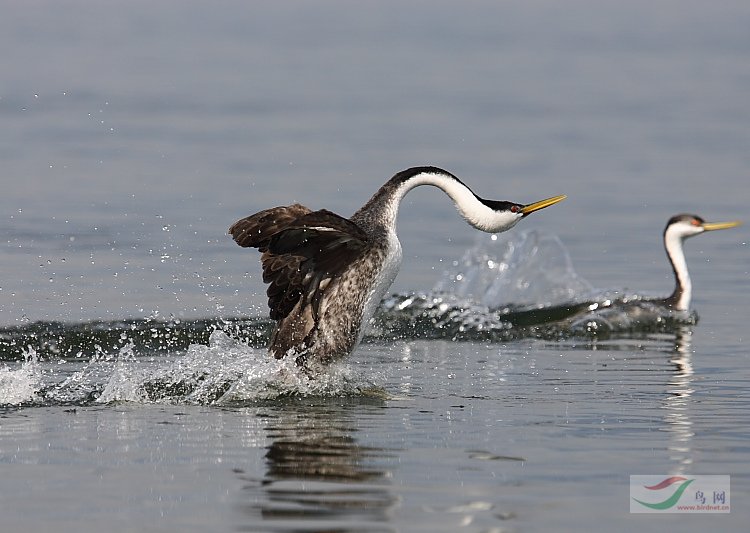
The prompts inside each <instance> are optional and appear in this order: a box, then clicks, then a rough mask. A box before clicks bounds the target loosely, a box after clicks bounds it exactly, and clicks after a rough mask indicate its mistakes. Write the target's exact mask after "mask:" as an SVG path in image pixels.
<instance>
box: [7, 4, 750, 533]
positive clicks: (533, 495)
mask: <svg viewBox="0 0 750 533" xmlns="http://www.w3.org/2000/svg"><path fill="white" fill-rule="evenodd" d="M748 27H750V5H748V4H747V3H746V2H742V1H739V0H738V1H719V2H711V3H704V2H697V1H696V2H693V1H688V2H684V1H677V0H674V1H665V2H658V3H653V2H645V1H641V0H636V1H633V2H627V3H614V2H611V3H610V2H606V3H601V2H591V1H573V2H566V3H564V4H562V3H558V2H553V1H541V2H534V3H526V2H513V3H511V2H504V3H493V2H469V3H461V4H460V5H459V4H454V3H449V2H409V3H403V2H401V3H397V2H368V3H357V4H356V6H355V5H353V4H350V3H346V2H335V1H325V2H315V3H305V2H277V3H274V4H273V5H271V4H270V3H269V4H265V3H264V4H258V3H245V2H220V3H211V4H210V5H209V4H206V3H199V2H174V1H167V2H159V3H156V4H154V3H152V2H142V1H140V0H139V1H134V2H121V3H118V2H111V3H102V4H92V3H90V2H83V1H76V0H74V1H71V2H65V3H59V2H51V1H46V0H39V1H36V2H24V3H21V2H14V3H11V4H9V5H8V6H6V9H4V14H3V16H2V17H1V18H0V45H1V46H2V49H3V50H5V52H6V53H4V54H2V57H0V72H2V76H0V123H1V124H2V126H1V127H0V156H1V158H2V183H3V193H2V194H1V195H0V231H2V235H3V239H2V242H1V243H0V261H1V262H2V273H3V275H2V277H1V279H0V403H1V404H2V407H0V471H1V472H2V476H0V517H2V523H3V531H51V530H54V531H58V532H68V531H88V530H97V529H105V530H108V531H154V532H156V531H165V532H166V531H253V532H255V531H273V532H282V531H285V532H286V531H290V532H291V531H373V532H374V531H479V532H499V531H549V530H564V531H576V530H583V529H584V528H585V529H594V528H598V527H601V525H602V524H606V525H607V526H606V527H607V529H608V530H611V531H632V530H633V529H636V528H637V529H639V530H643V531H662V530H664V529H675V530H676V529H678V528H679V530H681V531H704V530H706V529H709V528H713V529H717V530H723V531H730V530H736V531H739V530H744V529H745V527H746V524H747V522H748V519H750V511H749V510H748V509H749V507H748V506H747V505H746V502H747V500H748V497H750V466H748V465H750V392H748V391H750V371H749V370H748V368H749V367H750V355H749V353H748V350H747V340H746V337H747V334H746V333H745V329H746V327H747V324H746V323H747V317H748V311H750V309H749V307H748V294H750V270H749V269H748V264H749V263H750V261H748V251H749V250H748V244H747V243H748V238H749V234H748V225H747V223H748V221H750V213H749V211H748V207H747V206H748V203H750V187H749V186H748V168H750V106H748V94H750V62H748V57H750V32H748V31H747V28H748ZM422 164H433V165H437V166H440V167H442V168H445V169H447V170H450V171H451V172H453V173H455V174H456V175H458V176H459V177H460V178H461V179H462V180H463V181H464V182H466V183H467V184H469V185H470V186H471V187H472V188H473V189H474V190H475V191H476V192H477V193H478V194H479V195H481V196H483V197H487V198H497V199H505V200H513V201H518V202H522V203H529V202H532V201H534V200H538V199H541V198H545V197H548V196H553V195H557V194H567V195H568V199H567V200H566V201H565V202H563V203H561V204H559V205H555V206H553V207H551V208H549V209H546V210H544V211H541V212H539V213H535V214H534V215H532V216H530V217H528V219H525V220H523V221H522V222H521V223H520V224H519V225H518V226H517V227H516V228H514V229H513V230H512V231H511V232H508V233H506V234H503V235H501V236H500V237H499V238H498V239H497V240H492V239H491V237H490V236H487V235H481V236H479V235H478V234H477V232H476V231H475V230H473V229H472V228H470V227H469V226H467V225H466V224H465V223H464V222H463V221H462V220H461V219H460V217H459V216H457V214H456V213H455V210H454V209H453V207H452V205H451V204H450V201H449V200H448V199H447V198H446V197H445V196H444V195H443V194H442V193H441V192H440V191H437V190H433V189H429V188H420V189H417V190H415V191H413V192H412V193H410V194H409V196H407V198H406V199H405V201H404V204H403V206H402V211H401V216H400V219H399V235H400V238H401V241H402V245H403V248H404V263H403V265H402V269H401V272H400V274H399V277H398V278H397V280H396V282H395V284H394V286H393V288H392V290H393V292H394V293H396V294H397V296H394V297H392V298H390V299H388V300H387V301H386V305H385V306H384V308H383V311H382V312H381V315H380V317H379V320H378V322H377V323H376V324H375V326H374V327H373V329H372V330H371V331H370V334H369V335H368V337H367V339H366V342H365V344H363V345H362V346H361V347H360V348H359V349H358V350H357V351H356V352H355V353H354V354H352V356H351V357H349V358H348V360H347V361H345V362H344V363H343V364H342V365H338V366H335V367H332V368H330V369H328V371H326V372H324V373H323V374H321V375H318V376H316V377H314V378H312V379H311V378H310V376H308V375H305V374H300V373H299V372H298V371H297V370H296V369H295V368H293V366H292V367H290V366H289V365H288V364H286V363H285V362H283V361H282V362H277V361H270V360H269V359H268V358H267V356H266V354H265V351H264V349H263V346H264V343H265V339H266V336H267V334H268V331H269V327H270V325H269V322H268V321H267V319H266V318H265V317H266V309H265V300H266V298H265V287H264V286H263V284H262V282H261V276H260V266H259V261H258V256H257V253H255V252H254V251H252V250H250V251H248V250H245V249H241V248H239V247H238V246H236V245H235V244H234V243H233V242H232V240H231V239H230V238H229V237H228V236H227V235H226V231H227V228H228V227H229V225H230V224H231V223H232V222H234V221H235V220H237V219H238V218H241V217H243V216H246V215H248V214H251V213H253V212H255V211H258V210H260V209H263V208H266V207H270V206H274V205H281V204H287V203H291V202H293V201H298V202H301V203H304V204H306V205H308V206H310V207H313V208H322V207H325V208H327V209H331V210H333V211H335V212H338V213H340V214H342V215H344V216H348V215H350V214H351V213H353V212H354V211H355V210H356V209H357V208H358V207H359V206H360V205H361V204H362V203H364V201H366V200H367V199H368V198H369V197H370V195H371V194H372V193H373V192H374V191H375V190H376V189H377V188H378V187H379V186H380V185H381V184H382V183H383V182H384V181H385V180H387V179H388V178H389V177H390V176H391V175H393V174H394V173H395V172H397V171H399V170H402V169H404V168H407V167H410V166H415V165H422ZM680 212H694V213H696V214H699V215H701V216H703V217H704V218H706V219H707V220H710V221H724V220H744V221H745V223H746V225H745V226H741V227H739V228H734V229H731V230H728V231H722V232H715V233H714V232H712V233H711V234H708V235H704V236H699V237H696V238H694V239H691V240H690V241H688V242H687V243H686V254H687V259H688V264H689V266H690V271H691V275H692V278H693V286H694V298H693V306H692V307H693V309H694V311H693V313H692V314H689V315H685V316H680V317H677V318H676V319H674V317H672V316H671V315H670V316H655V317H652V318H653V320H651V321H650V322H648V323H647V324H645V325H643V324H636V325H635V326H632V325H627V324H626V325H625V326H623V327H618V326H612V324H614V321H612V316H611V315H602V314H599V315H596V313H595V315H596V316H593V319H595V320H598V321H599V322H598V325H599V329H597V330H592V329H591V327H589V326H590V323H591V320H592V316H591V315H588V314H586V313H584V315H583V316H584V318H581V319H580V320H578V319H576V318H575V317H574V319H572V320H568V319H566V320H565V321H563V322H555V323H551V322H546V323H544V324H541V323H540V324H535V325H533V326H532V327H518V324H519V321H520V320H521V317H528V314H523V313H524V310H525V311H528V310H529V309H537V308H538V307H543V308H544V309H547V310H549V309H552V311H545V312H547V313H548V314H547V315H545V316H546V317H547V318H548V319H550V320H551V316H552V315H550V314H549V313H552V312H557V311H559V309H560V308H559V304H561V303H563V302H564V301H565V300H568V301H573V302H579V301H587V302H588V301H596V302H599V303H602V302H604V301H606V300H607V299H608V298H617V297H621V296H622V295H630V296H631V297H635V299H636V301H638V297H640V296H655V295H656V296H658V295H667V294H668V293H669V292H670V291H671V289H672V284H673V281H672V272H671V270H670V268H669V265H668V263H667V262H666V258H665V256H664V251H663V249H662V244H661V232H662V230H663V227H664V224H665V223H666V221H667V219H668V218H669V217H670V216H671V215H673V214H675V213H680ZM508 247H510V248H511V249H513V250H515V251H516V254H515V255H513V256H512V257H511V258H510V259H508V260H507V261H506V262H498V264H503V265H505V266H506V267H507V268H506V269H505V270H503V272H504V273H503V274H500V273H497V274H496V273H495V271H494V270H492V269H491V268H490V267H489V266H488V265H489V263H487V262H486V261H485V259H486V258H487V257H490V256H491V257H493V258H495V259H497V258H498V257H505V256H503V254H504V253H506V252H507V250H508V249H509V248H508ZM470 265H475V266H476V265H479V266H478V267H477V268H479V271H472V272H475V274H477V276H478V278H473V279H475V280H476V279H479V278H481V279H484V280H485V281H486V279H487V276H490V278H491V279H495V278H494V276H497V280H498V281H497V284H496V285H493V289H492V291H485V290H481V289H480V287H481V284H478V285H474V286H472V287H473V290H471V291H468V292H467V291H466V290H465V289H466V285H465V284H462V283H459V281H460V280H458V278H457V277H456V276H457V274H462V275H463V274H466V273H467V272H469V270H468V269H469V267H470ZM482 265H484V266H482ZM485 266H486V268H485ZM476 283H478V282H476ZM636 303H637V302H636ZM518 306H526V307H525V308H524V309H520V308H519V307H518ZM556 306H558V307H556ZM519 309H520V310H519ZM506 311H507V313H506ZM537 311H538V309H537V310H536V311H534V312H535V313H536V312H537ZM597 311H598V310H597ZM615 311H616V312H617V309H615ZM504 313H505V314H504ZM514 313H515V314H514ZM555 316H557V315H555ZM534 317H536V319H538V318H539V315H536V314H535V315H534ZM540 320H541V319H540ZM509 323H510V324H511V325H508V324H509ZM602 324H604V326H602ZM610 326H611V327H610ZM631 326H632V327H631ZM635 474H654V475H664V476H665V477H666V476H667V475H675V474H680V475H685V476H690V475H698V474H709V475H710V474H713V475H730V476H731V499H732V502H733V503H734V505H733V506H732V509H731V513H730V514H728V515H718V514H704V515H689V516H688V515H684V514H683V515H680V514H670V515H666V514H665V515H662V516H655V515H646V514H644V515H641V514H630V513H629V506H630V499H629V476H630V475H635Z"/></svg>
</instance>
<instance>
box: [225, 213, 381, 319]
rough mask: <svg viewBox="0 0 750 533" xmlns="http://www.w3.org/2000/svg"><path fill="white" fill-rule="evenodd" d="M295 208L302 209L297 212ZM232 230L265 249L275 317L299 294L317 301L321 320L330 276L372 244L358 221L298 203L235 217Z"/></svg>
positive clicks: (314, 308) (281, 315) (315, 310)
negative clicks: (236, 218)
mask: <svg viewBox="0 0 750 533" xmlns="http://www.w3.org/2000/svg"><path fill="white" fill-rule="evenodd" d="M283 209H286V210H287V211H281V210H283ZM302 210H304V211H302ZM295 212H296V213H301V214H300V215H299V216H297V217H296V218H293V217H292V215H293V214H294V213H295ZM229 232H230V233H231V234H232V236H233V237H234V240H235V241H237V243H238V244H239V245H240V246H253V247H256V248H258V249H259V250H261V251H262V252H263V256H262V257H261V263H262V265H263V281H264V282H265V283H268V284H269V287H268V291H267V294H268V306H269V307H270V309H271V318H272V319H274V320H281V319H283V318H284V317H286V316H287V315H288V314H289V313H290V312H291V311H292V309H294V307H295V306H296V305H297V303H298V302H299V301H300V299H304V301H305V304H307V305H311V306H312V312H313V318H314V319H315V320H317V313H318V309H319V306H320V301H321V298H322V296H323V294H324V292H325V290H326V288H327V287H328V286H329V285H330V283H331V280H332V279H334V278H336V277H337V276H338V275H340V274H341V273H342V272H343V271H344V270H345V269H346V267H348V266H349V265H350V264H351V263H352V262H353V261H355V260H356V258H357V257H359V255H360V254H361V253H362V252H363V251H364V250H365V249H366V247H367V245H368V238H367V235H366V234H365V233H364V232H363V231H362V230H361V229H360V228H359V226H357V225H356V224H354V223H353V222H351V221H349V220H347V219H345V218H342V217H340V216H338V215H337V214H335V213H332V212H330V211H327V210H320V211H314V212H311V211H310V210H309V209H307V208H305V207H303V206H300V205H298V204H295V205H293V206H289V207H287V208H274V209H269V210H267V211H262V212H260V213H257V214H256V215H253V216H251V217H248V218H246V219H243V220H240V221H238V222H236V223H235V224H234V225H233V226H232V227H231V228H230V230H229Z"/></svg>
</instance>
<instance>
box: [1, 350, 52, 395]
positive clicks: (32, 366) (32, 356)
mask: <svg viewBox="0 0 750 533" xmlns="http://www.w3.org/2000/svg"><path fill="white" fill-rule="evenodd" d="M41 374H42V370H41V366H40V364H39V361H38V357H37V354H36V351H34V350H33V349H32V348H29V349H28V350H27V351H25V352H24V362H23V363H22V364H21V366H20V367H19V368H17V369H15V370H14V369H12V368H10V367H8V366H4V367H3V368H0V405H19V404H22V403H26V402H33V401H35V400H36V399H37V394H36V391H37V390H38V389H39V384H40V382H41Z"/></svg>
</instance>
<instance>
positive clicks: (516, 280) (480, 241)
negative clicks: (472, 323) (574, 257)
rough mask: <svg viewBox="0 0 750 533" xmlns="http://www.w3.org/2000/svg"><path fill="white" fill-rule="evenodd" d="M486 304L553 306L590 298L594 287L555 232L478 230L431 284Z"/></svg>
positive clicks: (526, 306) (444, 290) (442, 290)
mask: <svg viewBox="0 0 750 533" xmlns="http://www.w3.org/2000/svg"><path fill="white" fill-rule="evenodd" d="M433 292H436V293H449V294H451V295H453V296H455V297H458V298H463V299H468V300H470V301H473V302H475V303H477V304H480V305H483V306H485V307H488V308H490V309H499V308H502V307H505V306H508V305H512V306H513V307H515V308H529V307H537V308H543V307H553V306H558V305H562V304H567V303H570V302H575V301H581V300H584V299H586V298H589V297H591V296H592V295H593V294H594V289H593V287H592V286H591V284H589V283H588V282H587V281H586V280H584V279H583V278H581V277H580V276H579V275H578V274H577V273H576V271H575V270H574V268H573V262H572V261H571V259H570V255H569V254H568V251H567V250H566V249H565V246H563V244H562V242H561V241H560V239H559V238H558V237H557V236H556V235H543V234H541V233H539V232H537V231H534V230H530V231H528V230H527V231H522V232H520V233H518V234H515V235H513V236H512V237H504V238H503V237H498V236H497V235H491V236H488V235H485V234H480V235H478V236H477V238H476V241H475V244H474V246H473V247H472V248H469V249H468V250H466V252H465V253H464V255H463V257H461V259H459V260H458V261H454V263H453V266H452V268H451V269H449V270H448V271H446V272H445V273H444V275H443V277H442V278H441V279H440V280H438V282H437V283H436V284H435V286H434V288H433Z"/></svg>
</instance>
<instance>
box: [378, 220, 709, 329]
mask: <svg viewBox="0 0 750 533" xmlns="http://www.w3.org/2000/svg"><path fill="white" fill-rule="evenodd" d="M696 321H697V316H696V315H695V314H694V313H686V312H679V311H673V310H671V309H669V308H667V307H664V306H663V305H659V303H658V302H655V301H652V300H650V299H649V298H647V297H644V296H642V295H637V294H633V295H628V294H622V293H620V292H619V291H602V290H596V289H594V288H593V287H592V286H591V284H589V283H588V282H587V281H586V280H584V279H583V278H581V277H580V276H579V275H578V274H577V273H576V272H575V270H574V268H573V264H572V261H571V260H570V255H569V254H568V252H567V250H566V249H565V247H564V246H563V244H562V243H561V242H560V240H559V239H558V238H557V237H556V236H553V235H540V234H539V233H538V232H536V231H525V232H521V233H516V234H514V235H513V236H512V237H504V238H498V237H497V236H495V235H493V236H491V237H486V236H483V235H482V236H479V237H478V238H477V241H476V244H475V246H474V247H472V248H470V249H469V250H467V251H466V252H465V253H464V255H463V257H462V258H461V259H460V260H458V261H455V262H454V263H453V265H452V267H451V268H450V269H449V270H448V271H446V272H445V273H444V275H443V277H442V278H441V279H440V280H438V282H437V283H436V284H435V287H434V288H433V290H432V291H430V292H426V293H402V294H395V295H392V296H390V297H389V298H387V299H385V300H384V302H383V305H382V306H381V312H380V313H379V315H378V316H377V324H378V328H377V330H376V331H377V333H379V334H380V335H383V336H387V335H393V334H396V335H397V336H398V335H401V336H406V337H408V336H409V334H410V333H413V334H416V335H418V336H421V337H428V338H450V339H471V340H489V341H508V340H513V339H520V338H524V337H536V338H545V339H560V338H570V337H581V336H582V337H602V338H604V337H610V336H612V335H618V334H622V335H633V334H648V333H654V332H672V331H674V330H675V329H676V328H678V327H681V326H685V325H693V324H695V323H696Z"/></svg>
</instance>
